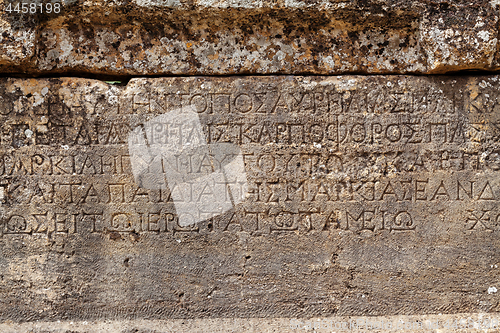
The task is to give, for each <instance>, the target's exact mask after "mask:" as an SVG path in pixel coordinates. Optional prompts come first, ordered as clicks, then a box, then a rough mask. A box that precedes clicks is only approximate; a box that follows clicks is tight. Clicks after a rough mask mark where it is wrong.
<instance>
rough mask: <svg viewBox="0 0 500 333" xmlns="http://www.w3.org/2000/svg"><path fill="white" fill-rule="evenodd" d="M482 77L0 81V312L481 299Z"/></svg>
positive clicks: (442, 303)
mask: <svg viewBox="0 0 500 333" xmlns="http://www.w3.org/2000/svg"><path fill="white" fill-rule="evenodd" d="M499 85H500V82H499V77H497V76H481V77H441V76H439V77H411V76H378V77H367V76H340V77H286V76H282V77H238V78H234V77H232V78H231V77H224V78H196V77H193V78H157V79H133V80H131V81H130V82H129V83H128V84H127V85H124V86H112V85H108V84H106V83H104V82H101V81H96V80H87V79H71V78H59V79H8V78H3V79H1V81H0V114H1V115H0V117H1V121H0V124H1V131H0V133H1V135H0V144H1V157H0V176H1V178H0V197H1V198H2V202H1V205H0V210H1V224H0V272H1V280H2V283H1V284H0V318H1V320H2V321H5V320H12V321H14V322H22V321H35V320H44V321H53V320H76V321H78V320H80V321H85V320H100V319H103V320H104V319H105V320H110V319H167V318H206V317H211V318H214V317H226V318H234V317H254V318H255V317H271V318H276V317H288V318H304V317H309V316H330V315H340V316H342V315H344V316H349V315H384V316H386V315H394V314H414V315H417V314H437V313H467V312H472V313H475V312H498V311H499V310H500V309H499V308H498V307H499V302H498V296H497V293H496V290H497V289H496V288H499V285H498V283H499V281H498V269H499V268H498V265H500V252H499V251H498V248H499V237H498V233H499V231H500V224H499V223H500V205H499V201H498V200H499V198H500V178H499V177H498V175H499V174H498V173H499V169H500V155H499V154H500V146H499V143H498V142H499V140H498V136H499V135H500V129H499V128H500V118H499V115H500V113H499V110H498V108H499V93H498V91H499V89H498V88H499ZM193 114H195V115H196V117H195V118H198V119H197V120H196V121H198V122H199V124H200V127H197V126H198V125H197V123H196V122H191V120H192V119H193V117H192V116H193ZM180 115H184V116H186V117H187V118H189V119H190V120H189V122H184V120H182V119H184V118H182V117H181V116H180ZM165 119H166V120H165ZM179 119H181V120H182V121H180V120H179ZM200 128H201V130H198V129H200ZM202 139H203V140H206V142H203V140H202ZM175 140H177V141H175ZM188 143H189V144H188ZM172 145H173V146H174V148H175V147H176V148H175V149H179V150H175V149H174V148H171V146H172ZM137 147H142V149H137ZM163 148H164V149H163ZM180 148H182V149H180ZM189 149H192V150H189ZM186 152H188V153H186ZM240 154H241V155H242V161H243V163H244V170H243V171H242V172H240V176H241V175H242V174H243V175H244V179H243V178H238V177H235V176H234V174H235V170H238V169H237V167H234V166H235V165H236V166H237V165H238V163H239V162H238V156H240ZM148 156H149V157H148ZM176 157H179V158H178V159H177V160H176ZM234 161H236V162H234ZM207 162H208V164H206V163H207ZM233 162H234V163H236V164H232V163H233ZM214 174H219V175H220V176H214ZM172 175H174V176H175V177H178V178H175V179H176V181H178V183H183V184H184V185H183V186H184V187H181V188H179V190H178V192H177V193H176V194H175V193H171V191H170V190H169V188H171V186H172V185H171V184H172V183H171V182H170V181H171V180H172V178H171V177H172ZM211 176H214V177H213V178H210V177H211ZM162 177H163V178H162ZM165 178H166V179H167V181H166V182H165ZM177 179H178V180H177ZM207 179H208V180H207ZM153 180H155V181H153ZM162 182H163V183H162ZM245 183H246V185H245ZM158 184H160V185H158ZM176 184H177V183H176ZM176 198H177V201H175V200H176ZM179 198H182V200H180V199H179ZM236 198H242V200H241V202H239V201H238V200H237V199H236ZM228 202H229V203H230V204H231V205H229V204H228V205H225V204H226V203H228ZM184 203H186V204H193V203H194V205H192V206H191V207H194V208H193V209H192V210H191V211H189V212H187V213H190V214H191V215H192V216H193V221H197V223H195V224H192V223H190V222H189V221H187V220H182V219H181V216H179V214H178V209H179V207H181V208H182V207H184V206H182V204H184ZM210 204H212V205H210ZM179 205H180V206H179ZM187 213H185V214H187ZM180 221H185V222H183V223H180Z"/></svg>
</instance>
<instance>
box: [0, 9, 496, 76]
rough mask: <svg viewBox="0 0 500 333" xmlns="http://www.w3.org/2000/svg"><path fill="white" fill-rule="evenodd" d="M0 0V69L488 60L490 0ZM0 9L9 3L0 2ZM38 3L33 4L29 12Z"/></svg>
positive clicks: (321, 66)
mask: <svg viewBox="0 0 500 333" xmlns="http://www.w3.org/2000/svg"><path fill="white" fill-rule="evenodd" d="M31 2H33V3H35V2H36V3H39V4H40V7H36V10H35V12H34V13H31V12H28V13H27V14H22V13H18V12H16V11H13V10H12V8H15V7H14V6H12V7H8V6H9V5H11V4H12V1H11V0H0V71H1V72H3V73H12V74H30V75H46V74H50V75H54V74H56V73H60V74H62V73H66V74H72V75H75V74H78V75H80V76H81V75H96V74H99V75H109V76H130V75H172V74H175V75H187V74H189V75H194V74H201V75H211V74H223V75H227V74H248V73H252V74H291V73H294V74H307V73H313V74H346V73H381V74H396V73H401V74H405V73H419V74H421V73H446V72H455V71H460V70H485V71H494V70H497V69H498V67H499V62H498V58H499V52H498V33H499V26H498V25H499V22H498V21H499V20H498V17H499V7H498V5H499V4H500V2H499V1H498V0H467V1H465V0H454V1H451V0H444V1H435V0H433V1H406V0H367V1H354V0H350V1H335V0H307V1H306V0H260V1H248V0H134V1H128V0H127V1H124V0H92V1H90V0H89V1H75V0H65V1H59V2H58V1H52V2H53V3H54V4H55V3H58V4H60V7H58V8H59V10H58V11H57V12H56V9H55V7H51V12H50V13H48V12H47V8H46V7H44V5H46V4H47V3H48V2H47V1H46V2H43V3H42V2H41V1H38V0H37V1H31ZM8 9H11V10H10V12H9V11H8ZM40 11H42V13H41V12H40Z"/></svg>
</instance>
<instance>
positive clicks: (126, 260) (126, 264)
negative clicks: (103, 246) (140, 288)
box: [123, 258, 130, 267]
mask: <svg viewBox="0 0 500 333" xmlns="http://www.w3.org/2000/svg"><path fill="white" fill-rule="evenodd" d="M129 261H130V258H125V260H123V265H124V266H125V267H128V266H129V264H128V262H129Z"/></svg>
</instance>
